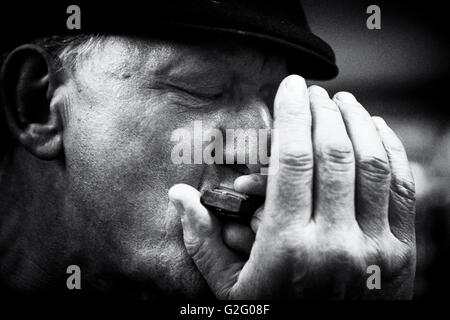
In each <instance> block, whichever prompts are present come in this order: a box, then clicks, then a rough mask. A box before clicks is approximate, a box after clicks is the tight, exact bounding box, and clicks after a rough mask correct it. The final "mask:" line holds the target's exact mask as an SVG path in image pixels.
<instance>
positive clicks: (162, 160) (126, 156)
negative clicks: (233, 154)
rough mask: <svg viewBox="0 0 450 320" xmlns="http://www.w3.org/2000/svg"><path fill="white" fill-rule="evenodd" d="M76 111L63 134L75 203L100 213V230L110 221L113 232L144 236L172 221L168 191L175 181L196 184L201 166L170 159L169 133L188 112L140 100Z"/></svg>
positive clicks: (184, 120)
mask: <svg viewBox="0 0 450 320" xmlns="http://www.w3.org/2000/svg"><path fill="white" fill-rule="evenodd" d="M74 110H78V112H74V114H73V117H72V121H71V123H70V124H69V125H68V126H67V128H66V130H65V136H64V146H65V155H66V165H67V172H68V175H69V179H68V183H69V184H70V188H71V190H72V195H71V197H72V198H73V203H74V205H75V206H77V207H78V208H79V209H80V210H82V211H83V212H87V211H89V212H91V214H93V215H97V216H98V215H100V219H101V220H102V222H104V223H105V224H104V225H103V226H102V228H103V229H105V228H107V226H108V225H109V224H111V228H116V231H117V226H119V228H120V229H121V230H122V231H123V232H129V233H130V230H133V231H134V233H136V232H137V231H138V230H139V233H141V234H142V237H144V234H146V236H148V235H149V229H150V230H151V229H155V230H158V226H160V225H161V224H164V225H167V224H170V225H172V223H174V222H171V221H167V220H168V219H170V218H169V217H168V216H167V215H166V210H167V205H168V198H167V191H168V189H169V188H170V187H171V186H172V185H174V184H176V183H189V184H191V185H194V186H195V185H198V183H199V179H200V178H201V172H202V170H203V169H202V167H201V166H198V165H192V166H184V165H176V164H174V163H173V162H172V160H171V152H172V148H173V143H172V142H171V140H170V139H171V134H172V131H173V130H175V129H177V128H179V127H185V126H189V123H190V121H188V120H187V119H186V116H180V115H177V113H176V112H175V111H172V109H171V108H170V107H168V106H165V105H163V104H160V103H158V102H157V101H146V102H144V101H139V100H136V101H134V102H133V103H132V104H130V103H126V102H123V103H118V102H113V101H109V102H108V103H105V104H104V105H94V106H90V107H89V108H88V107H85V106H75V107H74ZM159 229H160V228H159ZM127 230H128V231H127ZM174 230H175V228H174ZM153 235H154V233H153Z"/></svg>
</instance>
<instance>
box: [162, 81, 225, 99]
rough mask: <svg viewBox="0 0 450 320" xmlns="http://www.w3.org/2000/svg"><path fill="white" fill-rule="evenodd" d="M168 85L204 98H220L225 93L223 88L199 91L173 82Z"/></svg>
mask: <svg viewBox="0 0 450 320" xmlns="http://www.w3.org/2000/svg"><path fill="white" fill-rule="evenodd" d="M166 85H167V86H168V87H170V88H172V89H175V90H179V91H182V92H184V93H187V94H190V95H193V96H195V97H198V98H203V99H214V98H219V97H220V96H222V94H223V90H221V91H220V92H214V93H205V92H198V91H196V90H195V89H191V88H187V87H185V86H181V85H175V84H171V83H169V84H166Z"/></svg>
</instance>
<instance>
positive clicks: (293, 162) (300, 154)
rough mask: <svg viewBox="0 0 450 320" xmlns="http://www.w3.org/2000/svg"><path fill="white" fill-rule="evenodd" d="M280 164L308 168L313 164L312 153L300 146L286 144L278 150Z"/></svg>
mask: <svg viewBox="0 0 450 320" xmlns="http://www.w3.org/2000/svg"><path fill="white" fill-rule="evenodd" d="M280 164H282V165H284V166H288V167H294V168H303V169H306V170H309V169H312V166H313V154H312V152H311V151H309V150H305V148H303V147H301V146H295V145H293V144H288V145H287V146H285V147H284V148H283V149H282V150H280Z"/></svg>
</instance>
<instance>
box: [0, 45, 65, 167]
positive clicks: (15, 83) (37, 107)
mask: <svg viewBox="0 0 450 320" xmlns="http://www.w3.org/2000/svg"><path fill="white" fill-rule="evenodd" d="M58 70H60V68H59V61H58V59H56V58H54V57H52V56H50V55H49V54H48V53H47V52H46V51H45V50H44V49H43V48H41V47H39V46H36V45H24V46H21V47H18V48H16V49H15V50H14V51H13V52H11V53H10V54H9V55H8V57H7V59H6V60H5V62H4V64H3V67H2V71H1V93H2V101H3V104H4V108H5V115H6V120H7V123H8V127H9V129H10V131H11V133H12V135H13V136H14V138H15V139H16V140H17V141H18V142H19V143H20V144H21V145H23V147H24V148H25V149H26V150H28V151H29V152H31V153H32V154H34V155H35V156H36V157H39V158H41V159H46V160H49V159H55V158H57V157H58V156H59V155H60V153H61V151H62V136H61V134H62V123H61V118H60V116H59V114H58V113H59V110H60V108H59V107H58V104H59V103H62V102H61V101H59V100H60V98H57V97H55V95H54V94H55V91H56V89H57V88H58V86H60V85H61V83H62V80H61V77H60V75H59V71H58Z"/></svg>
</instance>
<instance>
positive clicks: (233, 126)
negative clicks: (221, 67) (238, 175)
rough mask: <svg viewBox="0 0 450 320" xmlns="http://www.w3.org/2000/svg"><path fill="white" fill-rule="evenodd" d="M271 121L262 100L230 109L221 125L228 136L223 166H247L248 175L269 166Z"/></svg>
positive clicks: (255, 100) (249, 100) (225, 135)
mask: <svg viewBox="0 0 450 320" xmlns="http://www.w3.org/2000/svg"><path fill="white" fill-rule="evenodd" d="M272 122H273V121H272V116H271V113H270V109H269V106H268V105H267V103H266V102H265V101H264V100H263V99H261V98H259V97H253V98H249V99H247V101H244V102H242V101H241V104H240V105H239V106H238V107H235V108H233V109H231V110H228V111H227V112H226V113H225V114H224V116H223V119H222V121H221V124H220V126H221V131H222V132H223V135H224V137H225V139H224V146H223V147H224V158H225V159H224V163H226V164H228V165H237V166H246V167H247V170H248V171H249V173H256V172H260V169H261V167H267V166H268V162H269V155H270V138H271V128H272Z"/></svg>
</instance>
